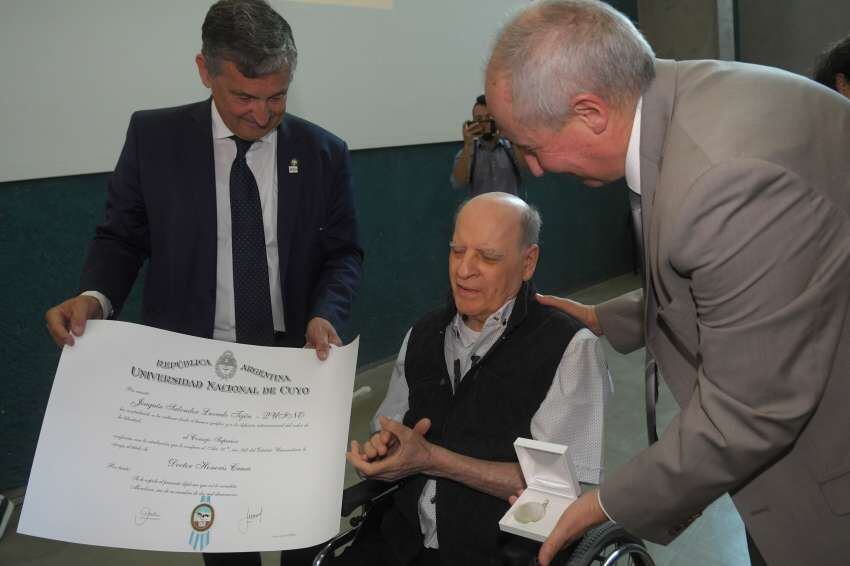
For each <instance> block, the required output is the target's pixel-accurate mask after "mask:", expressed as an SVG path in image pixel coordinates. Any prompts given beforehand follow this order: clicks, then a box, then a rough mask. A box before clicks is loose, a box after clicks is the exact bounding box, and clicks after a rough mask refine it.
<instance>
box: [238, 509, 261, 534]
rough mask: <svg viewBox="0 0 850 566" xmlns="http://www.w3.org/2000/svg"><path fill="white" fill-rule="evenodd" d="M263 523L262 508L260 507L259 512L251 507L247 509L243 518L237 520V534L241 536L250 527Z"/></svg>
mask: <svg viewBox="0 0 850 566" xmlns="http://www.w3.org/2000/svg"><path fill="white" fill-rule="evenodd" d="M262 522H263V508H262V507H260V509H259V510H257V511H254V510H252V509H251V507H250V506H249V507H248V511H247V512H246V513H245V516H244V517H242V518H241V519H239V532H240V533H242V534H243V535H244V534H245V533H247V532H248V529H249V528H250V527H251V526H252V525H256V524H258V523H262Z"/></svg>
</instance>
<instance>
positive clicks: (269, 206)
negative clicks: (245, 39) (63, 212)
mask: <svg viewBox="0 0 850 566" xmlns="http://www.w3.org/2000/svg"><path fill="white" fill-rule="evenodd" d="M210 107H211V112H212V135H213V156H214V159H215V202H216V226H217V228H216V290H215V324H214V328H213V338H215V339H216V340H226V341H228V342H235V341H236V306H235V300H234V296H233V240H232V230H231V216H230V169H231V167H232V166H233V160H234V159H236V143H235V142H234V141H233V140H232V139H230V137H231V136H233V132H231V131H230V128H228V127H227V126H226V125H225V124H224V120H222V119H221V115H220V114H219V112H218V108H216V105H215V101H213V102H212V104H210ZM245 160H246V161H247V162H248V168H249V169H251V173H253V174H254V178H255V179H256V181H257V187H259V191H260V207H261V208H262V211H263V230H264V232H265V237H266V259H267V261H268V265H269V290H270V292H271V306H272V320H273V322H274V329H275V330H277V331H281V332H282V331H284V330H286V327H285V324H284V318H283V295H282V293H281V286H280V268H279V258H278V251H277V198H278V191H277V129H274V130H272V131H271V132H269V133H267V134H266V135H265V136H263V137H262V138H260V139H259V140H257V141H255V142H254V144H253V145H252V146H251V148H250V149H249V150H248V153H247V155H246V156H245ZM83 295H88V296H92V297H94V298H96V299H97V300H98V302H100V306H101V309H102V310H103V317H104V318H109V317H110V316H112V301H110V300H109V298H108V297H106V296H105V295H104V294H103V293H100V292H98V291H85V292H84V293H83Z"/></svg>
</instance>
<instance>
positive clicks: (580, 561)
mask: <svg viewBox="0 0 850 566" xmlns="http://www.w3.org/2000/svg"><path fill="white" fill-rule="evenodd" d="M615 564H616V565H617V566H655V562H653V561H652V558H651V557H650V556H649V553H647V552H646V548H645V547H644V544H643V541H642V540H641V539H639V538H638V537H636V536H634V535H632V534H629V533H628V532H627V531H626V530H625V529H624V528H623V527H621V526H620V525H617V524H616V523H605V524H604V525H601V526H599V527H596V528H595V529H592V530H590V531H588V533H587V534H586V535H585V536H584V538H582V539H581V541H579V543H578V544H577V545H576V546H575V549H573V551H572V553H571V554H570V557H569V559H568V560H567V562H566V563H565V565H564V566H614V565H615Z"/></svg>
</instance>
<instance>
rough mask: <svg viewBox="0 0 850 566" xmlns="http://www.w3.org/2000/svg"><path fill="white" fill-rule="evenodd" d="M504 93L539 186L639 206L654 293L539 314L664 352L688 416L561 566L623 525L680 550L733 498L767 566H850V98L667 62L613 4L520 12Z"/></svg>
mask: <svg viewBox="0 0 850 566" xmlns="http://www.w3.org/2000/svg"><path fill="white" fill-rule="evenodd" d="M486 92H487V100H488V102H489V107H490V110H491V112H492V113H493V115H494V117H495V119H496V120H497V121H498V122H499V123H500V124H501V126H502V131H503V134H504V135H505V136H506V137H508V138H509V139H511V140H512V141H513V142H514V143H516V144H518V146H519V147H521V148H522V149H524V150H525V152H526V153H527V154H528V157H527V161H528V165H529V168H530V170H531V171H532V173H535V174H537V175H541V174H543V172H544V171H553V172H565V173H571V174H574V175H577V176H578V177H580V178H581V179H582V180H583V181H584V183H585V184H586V185H590V186H599V185H602V184H604V183H608V182H611V181H614V180H616V179H619V178H622V177H623V176H625V177H626V181H627V184H628V185H629V187H630V188H631V190H632V191H634V192H635V193H636V194H638V195H640V197H639V199H638V197H637V196H636V197H635V200H637V201H638V202H639V203H641V204H642V212H641V213H639V214H638V215H637V216H639V217H641V218H642V220H643V238H642V240H643V243H644V245H645V246H644V247H645V255H644V260H645V266H646V269H645V276H644V280H645V284H644V288H645V289H646V292H645V293H644V292H640V291H639V292H635V293H632V294H628V295H626V296H623V297H620V298H617V299H614V300H612V301H610V302H608V303H604V304H601V305H597V306H595V307H592V306H586V305H581V304H578V303H573V302H571V301H567V300H566V299H557V298H548V299H547V298H542V299H541V301H543V302H547V303H551V304H557V305H559V306H561V307H562V308H564V310H568V311H569V312H571V313H572V314H574V315H577V316H578V317H579V318H582V319H583V320H584V321H585V322H586V324H588V326H589V327H590V328H591V329H593V330H594V331H595V332H597V333H598V334H602V333H604V334H605V335H606V336H607V337H608V339H609V340H610V342H611V343H612V345H614V347H615V348H617V349H618V350H620V351H622V352H628V351H631V350H634V349H636V348H639V347H640V346H643V345H646V347H647V351H648V354H649V357H650V358H651V357H654V358H655V360H657V363H658V365H659V368H660V370H661V371H662V373H663V377H664V378H665V380H666V381H667V382H668V384H669V386H670V389H671V390H672V392H673V395H674V396H675V398H676V400H677V401H678V403H679V404H680V406H681V412H680V413H679V414H678V415H677V416H676V418H675V419H674V420H673V421H672V423H671V424H670V425H669V426H668V428H667V429H666V430H665V431H664V434H663V436H662V437H661V439H660V440H659V441H658V442H656V443H655V444H653V445H652V446H651V447H649V448H647V449H645V450H643V451H642V452H641V453H639V454H638V455H637V456H636V457H635V458H634V459H632V460H631V461H630V462H629V463H628V464H626V465H625V466H623V467H622V468H621V469H619V470H617V471H615V472H614V473H613V474H611V475H610V476H609V477H608V478H607V480H606V481H605V482H603V483H602V485H601V486H600V488H599V490H598V491H595V492H591V493H588V494H586V495H584V496H582V497H581V498H580V499H579V500H578V501H577V502H576V503H575V504H574V505H572V506H571V507H570V508H569V509H567V511H566V512H565V513H564V515H563V516H562V517H561V519H560V521H559V523H558V526H557V527H556V529H555V530H554V532H553V533H552V534H551V535H550V537H549V539H548V541H547V542H546V543H545V544H544V545H543V547H542V548H541V551H540V559H541V562H542V563H543V564H548V563H549V561H550V560H551V557H552V556H553V554H554V553H555V551H557V550H558V549H559V548H560V547H562V546H564V544H566V543H567V542H568V541H570V540H572V539H574V538H576V537H577V536H578V535H580V534H581V533H582V532H584V531H585V530H586V529H587V528H589V527H590V526H592V525H594V524H597V523H599V522H602V521H604V520H605V519H606V516H608V517H610V518H611V519H613V520H615V521H617V522H619V523H621V524H623V525H624V526H625V527H626V528H627V529H630V530H631V531H633V532H634V533H635V534H637V535H639V536H642V537H644V538H647V539H649V540H652V541H656V542H659V543H667V542H669V541H670V540H672V539H673V538H675V537H676V536H677V535H678V534H679V533H680V532H681V531H682V530H684V528H685V527H686V526H687V525H688V524H689V523H690V522H691V521H692V520H693V518H694V517H695V516H697V515H698V514H699V513H700V512H701V511H702V509H704V508H705V507H706V506H707V505H708V504H709V503H711V502H712V501H713V500H714V499H716V498H717V497H718V496H720V495H722V494H723V493H725V492H729V493H730V494H731V495H732V497H733V500H734V502H735V504H736V506H737V508H738V510H739V512H740V514H741V516H742V518H743V520H744V523H745V524H746V527H747V531H748V535H749V536H750V537H751V540H750V541H749V542H750V553H751V557H752V561H753V563H763V562H762V561H764V562H766V563H767V564H770V565H772V566H775V565H800V564H819V565H826V564H829V565H838V564H847V561H848V560H849V558H848V556H850V535H849V534H848V533H850V410H848V408H847V404H848V402H850V309H848V307H850V154H848V148H850V104H848V102H847V101H846V100H845V99H843V98H842V97H841V96H839V95H838V94H837V93H835V92H832V91H829V90H828V89H826V88H823V87H822V86H818V85H816V84H814V83H812V82H810V81H808V80H807V79H804V78H802V77H798V76H796V75H792V74H789V73H786V72H783V71H780V70H778V69H771V68H766V67H758V66H753V65H744V64H737V63H724V62H718V61H695V62H674V61H662V60H656V59H655V58H654V55H653V53H652V50H651V48H650V47H649V45H648V44H647V43H646V41H645V40H644V38H643V37H642V36H641V35H640V33H639V32H638V31H637V30H636V29H635V28H634V26H633V25H632V24H631V23H630V22H629V21H628V19H627V18H625V17H624V16H623V15H622V14H620V13H618V12H616V11H615V10H613V9H612V8H611V7H609V6H607V5H606V4H603V3H601V2H597V1H595V0H560V1H556V0H552V1H544V2H537V3H534V4H532V5H531V6H529V7H527V8H526V9H525V10H524V11H523V12H521V13H520V14H519V15H518V16H516V17H515V18H514V19H513V20H512V21H511V22H509V23H508V24H507V25H506V27H505V28H504V29H503V30H502V31H501V33H500V35H499V37H498V39H497V42H496V44H495V46H494V48H493V53H492V55H491V59H490V61H489V64H488V68H487V77H486ZM649 373H650V374H653V375H654V372H649ZM759 552H760V554H759Z"/></svg>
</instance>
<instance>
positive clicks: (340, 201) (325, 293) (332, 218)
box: [308, 144, 363, 331]
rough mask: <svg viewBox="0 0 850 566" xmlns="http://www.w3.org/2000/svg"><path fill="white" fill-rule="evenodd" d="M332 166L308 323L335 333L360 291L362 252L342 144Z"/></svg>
mask: <svg viewBox="0 0 850 566" xmlns="http://www.w3.org/2000/svg"><path fill="white" fill-rule="evenodd" d="M335 163H336V168H335V171H334V173H333V176H332V181H331V182H332V188H331V189H332V190H331V191H330V195H331V196H330V200H329V202H328V205H327V219H328V220H327V223H326V225H325V230H324V232H325V234H324V237H323V238H324V239H323V251H324V260H323V262H322V270H321V274H320V276H319V281H318V283H317V286H316V295H315V297H316V299H315V301H314V303H313V308H312V309H311V311H310V316H309V317H308V320H309V319H310V318H313V317H317V316H318V317H321V318H324V319H326V320H328V321H330V322H331V324H333V326H334V328H335V329H336V330H337V331H339V329H340V327H341V326H342V325H343V324H344V323H345V321H346V320H348V316H349V314H350V313H351V305H352V303H353V302H354V298H355V296H356V295H357V290H358V288H359V287H360V278H361V274H362V264H363V250H362V248H361V247H360V244H359V241H358V236H357V214H356V212H355V208H354V192H353V189H352V186H351V155H350V154H349V152H348V147H347V146H346V145H345V144H342V147H341V151H340V155H339V156H338V159H337V160H335Z"/></svg>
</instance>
